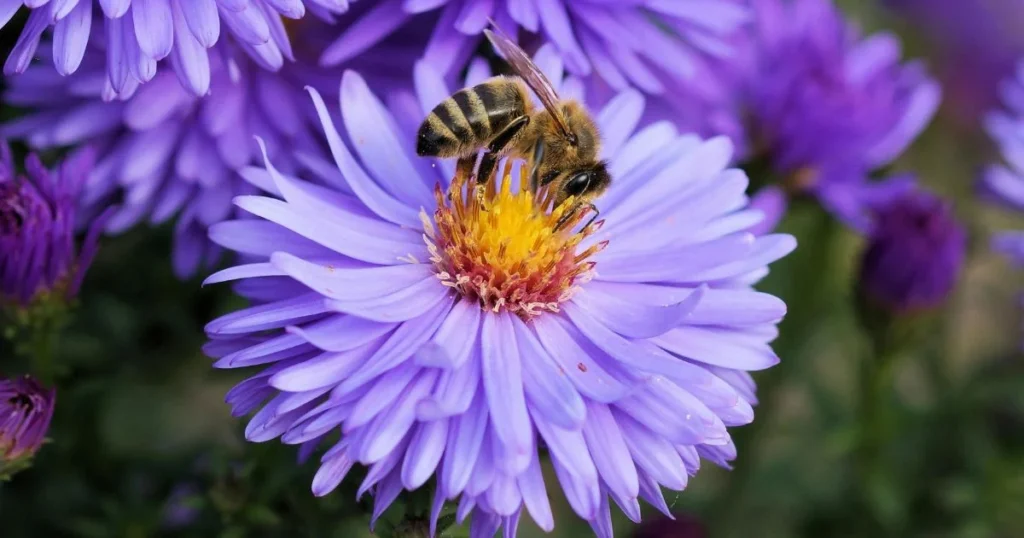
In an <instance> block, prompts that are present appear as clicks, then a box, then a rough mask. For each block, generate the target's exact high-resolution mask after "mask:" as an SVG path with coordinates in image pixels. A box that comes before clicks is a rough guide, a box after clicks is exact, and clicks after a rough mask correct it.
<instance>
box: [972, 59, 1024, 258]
mask: <svg viewBox="0 0 1024 538" xmlns="http://www.w3.org/2000/svg"><path fill="white" fill-rule="evenodd" d="M1000 93H1001V94H1002V96H1003V101H1004V103H1005V106H1006V108H1005V109H1004V110H999V111H994V112H991V113H990V114H989V115H988V117H987V118H986V119H985V128H986V130H987V131H988V133H989V136H991V137H992V139H993V140H995V141H996V143H997V144H998V145H999V149H1000V151H1001V152H1002V155H1003V160H1004V161H1005V162H1004V163H1001V164H994V165H991V166H989V167H988V169H987V170H985V172H984V174H983V175H982V179H981V189H982V193H983V195H984V196H985V198H987V199H989V200H991V201H995V202H997V203H999V204H1001V205H1004V206H1007V207H1009V208H1011V209H1014V210H1017V211H1024V61H1022V62H1020V63H1019V64H1018V66H1017V72H1016V74H1015V76H1014V77H1011V78H1010V79H1008V80H1006V81H1004V82H1003V84H1002V86H1001V87H1000ZM993 245H994V246H995V248H996V250H998V251H1000V252H1002V253H1003V254H1005V255H1006V256H1007V257H1008V258H1010V259H1011V260H1012V261H1014V262H1015V263H1017V264H1020V265H1024V232H1020V231H1005V232H1000V233H998V234H996V236H995V238H994V240H993Z"/></svg>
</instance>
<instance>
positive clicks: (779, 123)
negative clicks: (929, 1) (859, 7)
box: [741, 0, 940, 228]
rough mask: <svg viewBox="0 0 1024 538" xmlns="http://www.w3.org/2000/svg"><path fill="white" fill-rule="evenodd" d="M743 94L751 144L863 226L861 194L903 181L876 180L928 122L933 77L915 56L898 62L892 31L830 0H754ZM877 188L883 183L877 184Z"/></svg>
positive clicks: (790, 182)
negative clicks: (867, 24)
mask: <svg viewBox="0 0 1024 538" xmlns="http://www.w3.org/2000/svg"><path fill="white" fill-rule="evenodd" d="M753 5H754V10H755V13H756V17H755V21H756V23H755V29H754V31H753V34H752V36H751V39H750V40H749V42H748V43H747V45H746V47H745V48H744V52H745V54H744V59H743V61H742V62H741V63H743V64H746V67H743V68H741V70H742V71H744V72H745V73H746V75H745V78H746V82H745V83H744V84H743V86H744V89H743V90H742V91H741V93H744V94H745V97H744V98H743V99H742V100H743V101H744V102H745V105H746V106H747V107H748V108H749V113H750V125H749V127H748V130H749V136H750V138H751V146H752V149H751V151H752V152H753V155H752V156H754V157H758V158H764V159H766V160H767V161H768V162H770V163H771V166H772V168H773V169H774V170H775V171H776V172H777V173H779V174H780V175H782V176H784V177H786V178H787V179H786V182H787V187H788V188H789V189H790V190H792V191H798V192H810V193H813V194H814V195H816V196H818V197H819V198H820V199H821V200H822V202H823V203H824V204H825V205H826V206H827V207H828V208H829V209H831V210H832V211H834V212H835V213H836V214H837V215H838V216H840V217H841V218H843V219H844V220H846V221H847V222H848V223H850V224H851V225H854V226H855V227H857V228H863V227H864V222H865V215H863V213H862V212H861V210H862V206H863V204H864V203H865V202H866V201H865V200H864V198H865V197H869V198H877V197H878V196H882V195H885V194H887V193H886V192H884V191H888V190H891V191H893V192H891V193H888V194H897V193H899V192H903V190H905V185H902V184H894V185H888V184H881V185H877V184H872V183H870V182H868V181H867V175H868V173H870V172H871V171H873V170H875V169H878V168H880V167H883V166H885V165H887V164H888V163H890V162H891V161H892V160H893V159H895V158H896V157H897V156H899V155H900V154H901V153H902V152H903V150H904V149H906V147H907V146H908V145H909V144H910V143H911V142H912V141H913V140H914V138H916V137H917V135H918V134H919V133H920V132H921V130H922V129H923V128H924V127H925V126H926V125H927V124H928V122H929V121H930V119H931V117H932V116H933V114H934V112H935V109H936V107H937V106H938V103H939V96H940V91H939V87H938V85H937V84H936V83H935V82H934V81H933V80H932V79H931V78H929V77H928V75H927V74H926V72H925V70H924V68H923V66H922V65H921V64H920V63H918V62H909V63H906V64H900V43H899V40H898V38H896V36H893V35H891V34H888V33H877V34H874V35H871V36H867V37H862V36H861V34H860V32H859V31H858V30H857V28H855V27H854V26H853V25H852V24H851V23H850V22H848V21H847V20H846V19H845V17H844V16H843V14H842V12H841V11H840V10H839V9H837V8H836V7H835V6H834V5H832V3H831V1H830V0H756V1H755V2H754V3H753ZM879 189H881V190H882V191H883V192H875V191H877V190H879Z"/></svg>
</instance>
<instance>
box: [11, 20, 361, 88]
mask: <svg viewBox="0 0 1024 538" xmlns="http://www.w3.org/2000/svg"><path fill="white" fill-rule="evenodd" d="M22 5H24V6H26V8H27V9H30V10H31V13H30V14H29V16H28V22H27V23H26V24H25V28H24V29H23V30H22V32H21V36H20V37H19V38H18V42H17V44H15V46H14V48H13V49H12V50H11V54H10V56H8V58H7V62H6V63H5V64H4V74H6V75H12V74H14V73H22V72H24V71H25V70H26V69H28V67H29V64H30V62H31V60H32V58H34V57H36V56H37V55H36V51H37V48H38V47H39V43H40V38H41V37H42V34H43V31H44V30H46V29H47V28H50V27H52V28H53V55H52V58H53V65H54V66H55V67H56V69H57V72H58V73H59V74H61V75H70V74H72V73H74V72H75V71H77V70H78V69H79V67H80V66H81V63H82V61H83V60H84V58H85V56H86V50H87V49H89V48H93V49H96V50H99V51H106V53H105V54H106V57H105V61H103V62H102V64H103V65H102V66H100V69H102V70H104V71H105V72H106V74H107V77H106V78H105V80H104V81H102V82H103V84H105V85H107V86H108V90H107V91H108V92H109V93H113V94H120V93H122V92H123V91H124V88H125V87H132V86H134V85H137V84H140V83H145V82H148V81H149V80H151V79H153V77H155V76H156V74H157V71H158V69H157V62H158V61H159V60H162V59H164V58H168V59H169V60H170V62H171V64H172V65H173V68H174V71H175V72H176V73H177V75H178V78H179V79H180V80H181V83H182V85H183V86H185V88H186V89H187V90H188V91H190V92H191V93H193V94H195V95H205V94H206V93H207V92H208V91H209V89H210V83H211V77H212V76H213V75H212V74H211V63H212V62H213V61H214V60H213V59H212V58H210V56H209V54H208V50H209V49H212V48H214V46H215V45H216V44H217V43H218V42H220V41H222V40H221V39H220V38H221V23H222V22H223V23H224V25H225V26H226V27H227V29H228V31H229V32H230V35H231V36H232V37H233V38H234V39H233V40H232V42H233V44H234V45H236V46H238V47H240V48H241V49H242V50H244V51H245V52H246V53H247V54H248V56H249V57H250V58H252V59H253V61H254V62H255V63H256V64H258V65H259V66H261V67H262V68H264V69H268V70H271V71H276V70H277V69H280V68H281V66H282V65H284V60H285V58H292V48H291V44H290V43H289V40H288V33H287V31H286V29H285V24H284V20H283V19H282V17H285V18H289V19H298V18H302V17H303V16H304V15H305V14H306V10H307V9H308V10H309V11H310V12H311V13H312V14H314V15H316V16H318V17H321V18H324V19H327V20H330V19H331V18H332V14H333V13H341V12H343V11H345V10H346V9H347V7H348V1H347V0H187V1H172V0H134V1H132V0H0V28H3V27H4V26H5V25H7V23H8V22H10V20H11V17H13V16H14V14H15V12H17V11H18V9H19V8H20V7H21V6H22ZM94 13H95V14H96V16H95V17H94V16H93V15H94ZM94 22H97V23H98V22H102V24H103V28H102V33H100V32H97V34H98V35H97V37H95V38H94V39H90V34H91V33H92V32H91V29H92V25H93V23H94Z"/></svg>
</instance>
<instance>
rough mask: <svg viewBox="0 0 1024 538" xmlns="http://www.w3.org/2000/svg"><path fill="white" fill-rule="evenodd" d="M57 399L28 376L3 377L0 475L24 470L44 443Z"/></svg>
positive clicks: (54, 393)
mask: <svg viewBox="0 0 1024 538" xmlns="http://www.w3.org/2000/svg"><path fill="white" fill-rule="evenodd" d="M56 398H57V393H56V390H54V389H49V390H47V389H45V388H44V387H43V386H42V385H40V384H39V383H38V382H37V381H36V380H34V379H32V378H30V377H28V376H25V377H21V378H15V379H0V477H4V476H9V475H11V474H13V473H14V472H15V471H18V470H21V469H23V468H24V467H25V466H27V464H28V463H29V460H30V459H31V458H32V456H33V455H35V453H36V451H38V450H39V447H40V446H42V444H43V441H44V437H45V435H46V430H47V429H49V427H50V419H51V418H52V417H53V407H54V402H55V401H56Z"/></svg>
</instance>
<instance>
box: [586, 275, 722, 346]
mask: <svg viewBox="0 0 1024 538" xmlns="http://www.w3.org/2000/svg"><path fill="white" fill-rule="evenodd" d="M704 292H705V288H703V287H701V288H696V289H694V290H693V291H692V292H691V293H690V294H689V295H688V296H687V297H686V298H685V299H683V300H681V301H679V302H678V303H675V304H672V303H667V302H663V303H662V304H661V305H657V306H655V305H649V304H640V303H637V302H635V301H625V300H622V299H621V298H620V297H618V296H615V295H611V294H606V293H602V292H601V290H600V289H592V290H587V292H586V293H580V294H577V295H576V296H575V297H574V298H573V302H574V303H575V304H577V305H579V307H580V308H582V309H584V310H586V311H587V312H588V313H589V314H590V315H591V316H593V317H594V318H595V319H597V320H599V321H600V322H601V323H603V324H604V325H605V326H606V327H608V328H609V329H611V330H613V331H615V332H617V333H619V334H621V335H623V336H627V337H631V338H650V337H653V336H658V335H659V334H664V333H665V332H667V331H668V330H669V329H672V328H673V327H676V326H678V325H680V324H681V323H682V322H683V320H685V319H687V318H688V317H689V316H690V314H691V313H692V312H693V311H694V309H696V307H697V305H699V304H700V302H701V301H702V300H703V298H704Z"/></svg>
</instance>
